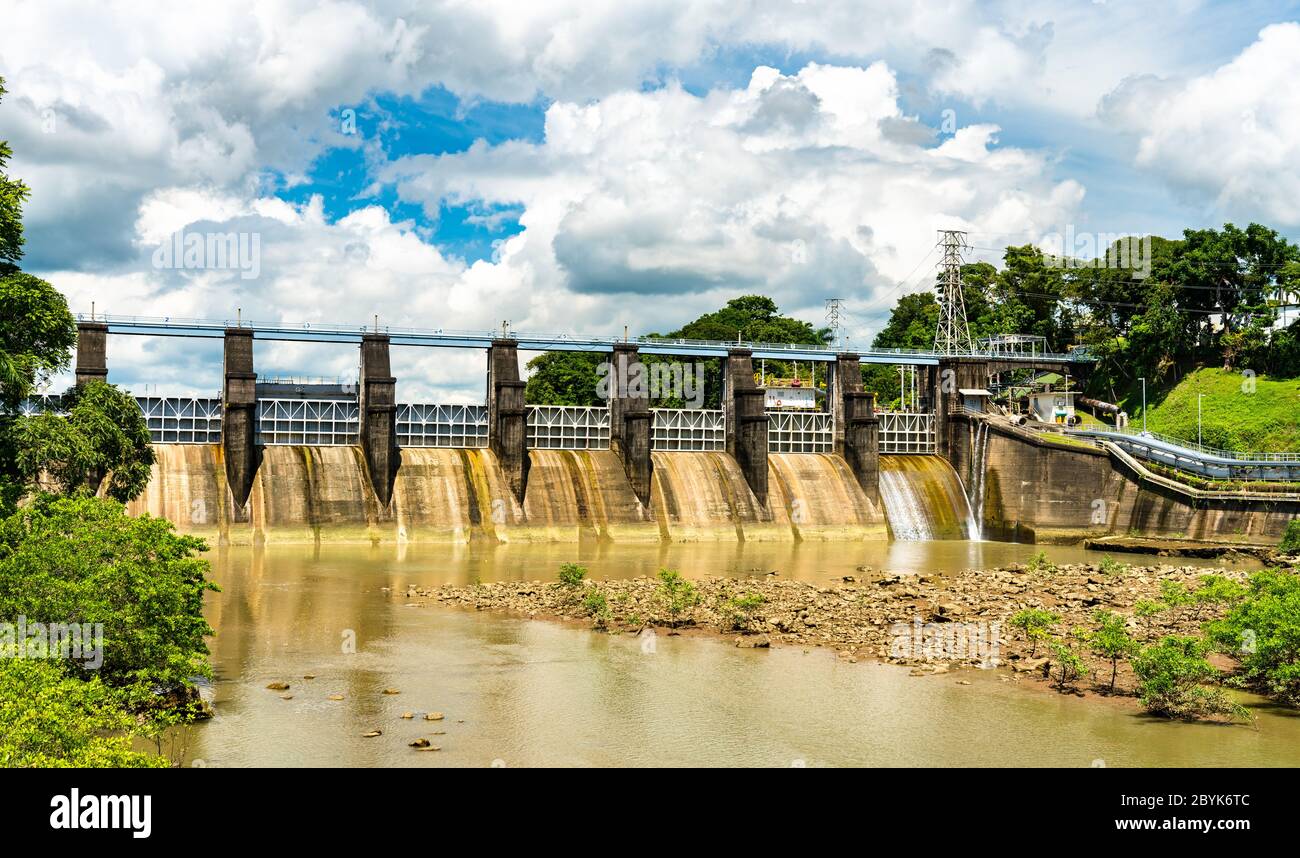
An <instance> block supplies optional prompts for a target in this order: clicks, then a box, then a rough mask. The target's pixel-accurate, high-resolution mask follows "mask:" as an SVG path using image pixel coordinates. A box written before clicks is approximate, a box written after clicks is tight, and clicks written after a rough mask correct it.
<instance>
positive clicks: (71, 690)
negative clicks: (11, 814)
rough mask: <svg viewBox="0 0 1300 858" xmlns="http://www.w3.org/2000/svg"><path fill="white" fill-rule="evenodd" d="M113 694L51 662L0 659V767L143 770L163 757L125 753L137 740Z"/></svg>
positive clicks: (137, 731) (134, 725) (134, 723)
mask: <svg viewBox="0 0 1300 858" xmlns="http://www.w3.org/2000/svg"><path fill="white" fill-rule="evenodd" d="M140 733H141V728H140V725H139V723H138V722H137V720H136V719H135V718H133V717H132V716H131V715H130V713H129V712H128V711H127V710H126V709H125V708H124V707H123V706H122V705H121V701H120V699H119V695H118V694H117V693H116V692H115V691H114V690H113V689H112V688H110V687H109V686H107V685H105V684H104V683H103V682H101V681H100V680H99V678H98V677H92V678H91V679H89V680H84V679H78V678H76V677H73V676H69V675H68V674H66V673H65V672H64V670H63V669H62V666H61V665H60V664H59V663H58V662H55V661H50V660H46V659H31V658H0V767H3V768H7V769H8V768H19V767H25V768H26V767H37V768H143V767H160V766H166V765H167V760H166V759H164V758H163V757H155V756H150V755H148V754H142V753H140V752H138V751H134V750H132V749H131V737H132V736H133V735H140Z"/></svg>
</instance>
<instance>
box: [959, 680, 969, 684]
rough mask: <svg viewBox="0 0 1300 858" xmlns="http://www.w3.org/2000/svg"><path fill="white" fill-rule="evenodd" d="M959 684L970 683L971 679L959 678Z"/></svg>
mask: <svg viewBox="0 0 1300 858" xmlns="http://www.w3.org/2000/svg"><path fill="white" fill-rule="evenodd" d="M957 684H958V685H970V680H969V679H959V680H957Z"/></svg>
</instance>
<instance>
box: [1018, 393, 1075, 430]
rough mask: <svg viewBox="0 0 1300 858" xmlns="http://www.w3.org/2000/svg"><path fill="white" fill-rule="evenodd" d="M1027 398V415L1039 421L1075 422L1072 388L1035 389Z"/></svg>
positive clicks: (1067, 423)
mask: <svg viewBox="0 0 1300 858" xmlns="http://www.w3.org/2000/svg"><path fill="white" fill-rule="evenodd" d="M1027 398H1028V400H1029V416H1030V417H1033V418H1034V419H1035V420H1037V421H1039V422H1040V423H1061V424H1063V425H1073V424H1074V423H1075V422H1076V420H1075V418H1074V391H1073V390H1036V391H1034V392H1033V393H1030V394H1029V396H1028V397H1027Z"/></svg>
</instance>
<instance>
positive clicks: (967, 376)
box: [933, 356, 989, 462]
mask: <svg viewBox="0 0 1300 858" xmlns="http://www.w3.org/2000/svg"><path fill="white" fill-rule="evenodd" d="M988 383H989V364H988V360H987V359H986V358H982V357H970V356H954V357H946V358H942V359H940V361H939V372H938V374H937V384H936V386H935V390H934V394H933V395H934V403H935V408H934V429H935V435H936V438H935V441H936V448H937V450H938V453H939V455H940V456H943V457H944V458H945V459H947V460H948V461H949V462H951V461H953V447H952V415H953V414H955V413H956V412H957V411H958V410H960V409H961V407H962V394H961V391H962V390H970V389H982V388H984V386H985V385H987V384H988Z"/></svg>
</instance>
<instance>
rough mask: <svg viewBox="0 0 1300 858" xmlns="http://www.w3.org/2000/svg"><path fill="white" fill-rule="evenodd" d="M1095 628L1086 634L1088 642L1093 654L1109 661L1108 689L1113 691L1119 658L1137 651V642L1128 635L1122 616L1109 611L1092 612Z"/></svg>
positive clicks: (1126, 656)
mask: <svg viewBox="0 0 1300 858" xmlns="http://www.w3.org/2000/svg"><path fill="white" fill-rule="evenodd" d="M1092 618H1093V621H1094V622H1096V623H1097V628H1096V629H1094V630H1093V631H1092V632H1090V633H1089V634H1088V643H1089V645H1090V646H1091V647H1092V651H1093V653H1094V654H1096V655H1099V656H1101V657H1102V658H1104V659H1106V660H1107V661H1109V662H1110V690H1111V693H1114V691H1115V677H1116V675H1117V674H1118V673H1119V660H1120V659H1121V658H1128V657H1129V656H1131V655H1132V654H1133V653H1134V652H1136V651H1137V642H1136V641H1134V640H1133V638H1132V637H1130V636H1129V633H1128V627H1127V626H1126V625H1125V622H1124V618H1123V617H1121V616H1120V615H1119V614H1113V613H1111V612H1110V611H1097V612H1096V613H1095V614H1093V617H1092Z"/></svg>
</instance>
